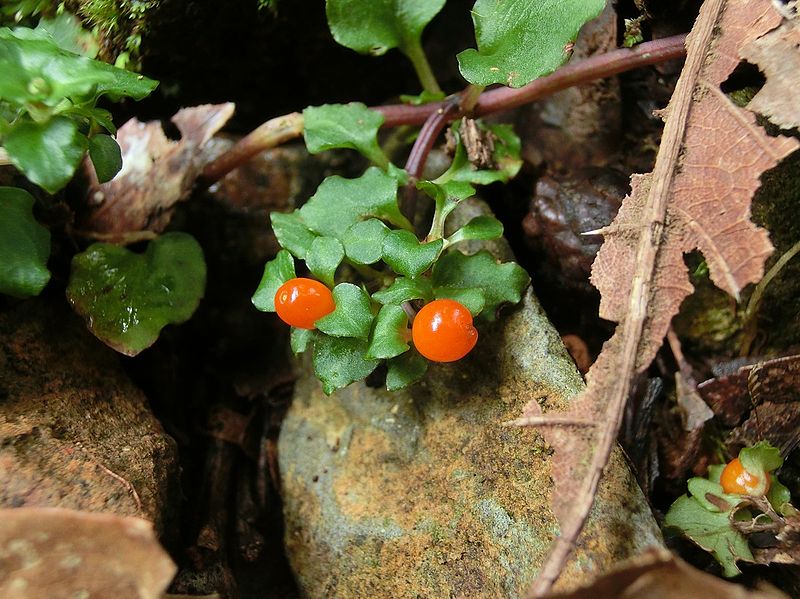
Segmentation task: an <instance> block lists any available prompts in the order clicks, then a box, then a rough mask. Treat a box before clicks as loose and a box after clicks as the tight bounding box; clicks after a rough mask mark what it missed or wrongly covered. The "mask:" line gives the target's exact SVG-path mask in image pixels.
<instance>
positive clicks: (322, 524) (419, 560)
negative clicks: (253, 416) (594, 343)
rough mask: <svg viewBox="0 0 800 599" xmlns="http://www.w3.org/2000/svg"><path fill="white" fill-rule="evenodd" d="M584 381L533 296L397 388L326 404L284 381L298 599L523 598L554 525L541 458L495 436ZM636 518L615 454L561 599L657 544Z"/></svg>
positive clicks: (636, 503) (636, 506)
mask: <svg viewBox="0 0 800 599" xmlns="http://www.w3.org/2000/svg"><path fill="white" fill-rule="evenodd" d="M582 388H583V382H582V380H581V377H580V375H579V374H578V372H577V371H576V369H575V366H574V365H573V363H572V362H571V360H570V358H569V357H568V356H567V354H566V352H565V350H564V347H563V345H562V343H561V340H560V339H559V337H558V334H557V333H556V331H555V330H554V329H553V327H552V326H551V325H550V323H549V322H548V320H547V318H546V316H545V315H544V313H543V312H542V310H541V308H540V306H539V304H538V302H537V301H536V299H535V298H534V296H533V294H532V293H531V292H528V294H527V295H526V297H525V300H524V302H523V303H522V305H520V306H519V307H517V308H515V309H513V310H508V311H507V313H506V314H504V315H503V317H502V318H501V319H500V321H499V322H498V323H497V324H495V325H493V326H491V327H483V328H481V338H480V339H479V342H478V345H477V347H476V350H475V351H474V352H473V353H472V354H471V355H470V356H468V357H467V358H466V359H464V360H462V361H460V362H457V363H454V364H451V365H433V366H432V367H431V368H430V370H429V372H428V374H427V376H426V378H425V380H424V381H423V382H421V383H420V384H417V385H415V386H413V387H412V388H411V389H409V390H407V391H404V392H396V393H388V392H386V391H384V390H382V389H373V388H369V387H367V386H366V385H364V384H354V385H351V386H350V387H347V388H346V389H344V390H342V391H340V392H337V393H335V394H333V395H332V396H330V397H326V396H325V395H324V394H323V393H322V391H321V390H320V386H319V384H318V383H317V381H316V380H315V379H314V378H313V375H311V374H309V373H308V369H306V374H305V375H304V377H303V378H302V379H301V380H300V381H299V382H298V384H297V387H296V391H295V397H294V403H293V405H292V407H291V409H290V411H289V414H288V416H287V418H286V420H285V421H284V424H283V429H282V432H281V437H280V443H279V453H280V469H281V475H282V484H283V494H284V502H285V503H284V512H285V517H286V539H285V540H286V546H287V549H288V552H289V558H290V561H291V563H292V567H293V569H294V571H295V574H296V576H297V579H298V581H299V583H300V586H301V587H302V589H303V593H304V594H305V596H307V597H315V598H316V597H340V598H362V597H372V598H383V597H385V598H389V597H391V598H420V597H431V598H442V597H454V598H455V597H460V598H476V597H492V598H500V597H502V598H512V597H521V596H524V593H525V590H526V589H527V588H528V586H529V585H530V583H531V581H532V580H533V578H534V576H535V575H536V572H537V570H538V568H539V567H540V565H541V564H542V561H543V559H544V557H545V555H546V554H547V552H548V549H549V547H550V544H551V542H552V541H553V539H554V537H555V536H556V534H557V533H558V530H559V528H558V524H557V522H556V519H555V517H554V516H553V513H552V511H551V507H550V495H551V489H552V486H553V483H552V478H551V474H550V456H551V454H552V450H551V448H549V447H548V446H547V445H546V444H545V443H544V441H543V439H542V437H541V436H540V435H539V434H538V433H537V432H536V430H534V429H519V428H510V427H504V426H503V425H502V423H503V422H505V421H507V420H509V419H512V418H514V417H516V416H518V415H519V414H520V412H521V411H522V408H523V406H524V405H525V403H526V402H528V401H529V400H531V399H537V400H538V401H539V402H540V403H541V404H542V405H543V406H545V407H547V408H549V407H557V406H559V405H563V404H564V403H565V402H566V401H567V400H568V399H569V398H570V397H572V396H574V395H575V394H576V393H578V392H579V391H581V389H582ZM661 543H662V541H661V538H660V533H659V531H658V528H657V526H656V524H655V521H654V520H653V517H652V515H651V512H650V509H649V508H648V506H647V503H646V501H645V499H644V497H643V495H642V493H641V491H640V489H639V487H638V485H637V484H636V482H635V480H634V478H633V477H632V476H631V473H630V471H629V469H628V467H627V465H626V463H625V461H624V459H623V458H622V456H621V452H619V451H617V452H615V453H614V455H613V458H612V460H611V463H610V464H609V466H608V467H607V469H606V474H605V476H604V478H603V481H602V483H601V486H600V492H599V495H598V499H597V502H596V504H595V507H594V509H593V510H592V514H591V518H590V520H589V523H588V526H587V528H586V530H585V532H584V534H583V535H582V536H581V539H580V542H579V546H578V548H577V551H576V552H575V554H574V556H573V558H572V560H571V562H570V564H569V566H568V568H567V571H566V572H565V574H564V575H563V576H562V578H561V581H562V582H561V583H560V586H561V588H572V587H573V586H575V585H577V584H579V583H581V582H586V580H587V579H588V578H590V577H592V576H594V575H596V574H598V573H600V572H602V571H604V570H606V569H607V568H608V567H609V566H610V565H611V564H612V563H613V562H615V561H618V560H621V559H624V558H627V557H630V556H631V555H633V554H636V553H638V552H640V551H641V550H643V549H644V548H645V547H648V546H660V545H661Z"/></svg>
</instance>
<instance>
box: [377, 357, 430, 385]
mask: <svg viewBox="0 0 800 599" xmlns="http://www.w3.org/2000/svg"><path fill="white" fill-rule="evenodd" d="M387 364H388V367H389V368H388V372H387V373H386V389H387V390H388V391H397V390H398V389H403V388H405V387H408V386H409V385H411V384H413V383H416V382H417V381H418V380H420V379H421V378H422V377H423V376H425V373H426V372H427V371H428V361H427V360H426V359H425V358H423V357H422V356H421V355H419V353H417V351H416V350H413V349H412V350H411V351H407V352H406V353H404V354H402V355H399V356H397V357H396V358H392V359H391V360H389V361H388V362H387Z"/></svg>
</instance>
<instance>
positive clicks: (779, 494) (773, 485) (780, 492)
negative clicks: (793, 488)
mask: <svg viewBox="0 0 800 599" xmlns="http://www.w3.org/2000/svg"><path fill="white" fill-rule="evenodd" d="M769 477H770V484H769V492H768V493H767V500H768V501H769V502H770V504H771V505H772V507H773V508H775V511H776V512H778V513H779V514H780V515H782V516H788V515H790V514H791V513H793V512H794V511H795V509H794V507H793V506H791V503H792V494H791V492H790V491H789V489H788V488H787V487H786V485H784V484H783V483H781V482H780V481H779V480H778V477H777V476H775V475H774V474H770V475H769ZM787 504H788V505H787Z"/></svg>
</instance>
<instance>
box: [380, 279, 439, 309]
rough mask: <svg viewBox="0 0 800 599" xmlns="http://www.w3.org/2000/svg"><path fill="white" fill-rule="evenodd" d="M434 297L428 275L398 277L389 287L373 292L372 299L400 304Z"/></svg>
mask: <svg viewBox="0 0 800 599" xmlns="http://www.w3.org/2000/svg"><path fill="white" fill-rule="evenodd" d="M432 298H433V288H432V287H431V282H430V279H428V278H426V277H419V278H417V279H409V278H407V277H397V278H396V279H395V280H394V282H393V283H392V284H391V285H390V286H389V287H387V288H386V289H383V290H381V291H376V292H375V293H373V294H372V299H374V300H375V301H376V302H379V303H381V304H396V305H400V304H401V303H403V302H407V301H408V300H412V299H423V300H425V301H430V300H431V299H432Z"/></svg>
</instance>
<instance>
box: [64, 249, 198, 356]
mask: <svg viewBox="0 0 800 599" xmlns="http://www.w3.org/2000/svg"><path fill="white" fill-rule="evenodd" d="M205 284H206V264H205V261H204V259H203V250H202V249H201V248H200V245H199V244H198V243H197V241H195V239H194V238H193V237H192V236H191V235H187V234H186V233H167V234H166V235H163V236H161V237H159V238H158V239H156V240H154V241H151V242H150V244H149V245H148V246H147V250H146V251H145V252H144V253H143V254H134V253H133V252H130V251H128V250H127V249H125V248H123V247H119V246H116V245H111V244H109V243H95V244H92V245H91V246H89V248H88V249H87V250H86V251H84V252H82V253H80V254H77V255H76V256H75V257H74V258H73V259H72V275H71V277H70V281H69V286H68V287H67V298H68V299H69V301H70V303H71V304H72V306H73V308H74V309H75V311H76V312H78V314H80V315H81V316H82V317H83V318H84V319H85V320H86V322H87V324H88V326H89V329H90V330H91V331H92V333H94V335H95V336H96V337H98V338H99V339H100V340H101V341H103V343H105V344H107V345H109V346H111V347H113V348H114V349H116V350H117V351H118V352H121V353H123V354H125V355H127V356H135V355H136V354H138V353H139V352H141V351H142V350H143V349H145V348H147V347H150V346H151V345H152V344H153V343H155V341H156V339H157V338H158V335H159V333H160V332H161V329H162V328H164V327H165V326H166V325H168V324H178V323H181V322H185V321H186V320H188V319H189V318H190V317H191V315H192V314H193V313H194V311H195V309H196V308H197V306H198V305H199V303H200V299H201V298H202V297H203V291H204V289H205Z"/></svg>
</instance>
